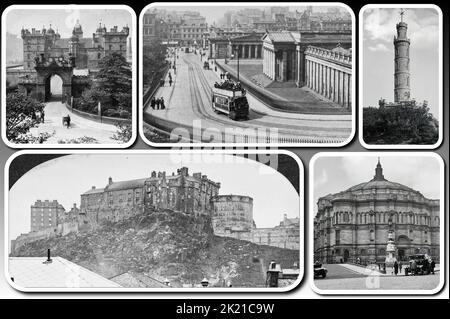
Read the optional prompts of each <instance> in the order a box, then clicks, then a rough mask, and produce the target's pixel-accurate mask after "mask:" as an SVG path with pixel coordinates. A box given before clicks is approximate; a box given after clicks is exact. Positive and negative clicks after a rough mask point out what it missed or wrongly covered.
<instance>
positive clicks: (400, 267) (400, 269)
mask: <svg viewBox="0 0 450 319" xmlns="http://www.w3.org/2000/svg"><path fill="white" fill-rule="evenodd" d="M398 273H399V274H401V273H402V262H399V263H398Z"/></svg>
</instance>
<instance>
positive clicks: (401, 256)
mask: <svg viewBox="0 0 450 319" xmlns="http://www.w3.org/2000/svg"><path fill="white" fill-rule="evenodd" d="M410 242H411V241H410V240H409V238H408V237H407V236H405V235H401V236H399V237H398V238H397V259H398V260H400V261H406V260H408V250H409V246H410Z"/></svg>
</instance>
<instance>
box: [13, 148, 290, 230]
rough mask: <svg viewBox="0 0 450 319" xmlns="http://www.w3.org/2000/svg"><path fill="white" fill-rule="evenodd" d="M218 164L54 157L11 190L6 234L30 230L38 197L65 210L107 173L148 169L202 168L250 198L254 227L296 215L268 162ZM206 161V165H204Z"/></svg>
mask: <svg viewBox="0 0 450 319" xmlns="http://www.w3.org/2000/svg"><path fill="white" fill-rule="evenodd" d="M219 158H223V161H222V163H218V162H217V161H208V158H207V157H203V160H202V161H195V162H194V161H192V160H191V161H188V160H185V159H182V158H180V157H179V156H173V157H169V156H168V155H165V154H149V155H147V154H129V155H122V154H90V155H86V154H77V155H69V156H64V157H61V158H57V159H53V160H51V161H48V162H45V163H43V164H41V165H38V166H36V167H35V168H33V169H32V170H30V171H29V172H28V173H26V174H25V175H24V176H22V177H21V178H20V179H19V180H18V181H17V182H16V183H15V184H14V186H13V187H12V188H11V190H10V193H9V236H10V239H13V238H16V237H17V236H18V235H20V234H21V233H26V232H29V231H30V206H31V205H32V204H34V202H35V201H36V200H38V199H41V200H45V199H48V200H54V199H56V200H58V202H59V203H61V204H62V205H63V206H64V207H65V208H66V210H69V209H70V208H71V206H72V205H73V203H77V206H79V205H80V195H81V194H82V193H83V192H85V191H87V190H89V189H90V188H91V187H92V186H96V187H98V188H103V187H105V186H106V184H107V183H108V177H110V176H111V177H112V178H113V181H123V180H129V179H138V178H145V177H149V176H150V174H151V171H153V170H155V171H157V172H158V171H167V174H169V175H171V174H172V172H175V173H176V170H177V169H178V168H180V167H182V166H186V167H188V168H189V174H190V175H192V173H194V172H201V173H203V174H204V175H207V176H208V178H210V179H211V180H213V181H215V182H220V183H221V187H220V192H219V194H221V195H227V194H237V195H246V196H250V197H253V218H254V220H255V222H256V225H257V227H273V226H276V225H278V224H279V222H280V221H281V220H282V219H283V214H285V213H286V214H287V215H288V216H289V217H299V197H298V193H297V192H296V191H295V189H294V187H293V186H292V185H291V184H290V182H289V181H288V180H287V179H286V178H285V177H284V176H283V175H281V174H280V173H278V172H277V171H276V170H274V169H272V168H270V167H268V166H267V165H264V164H260V163H258V162H256V161H253V160H248V159H244V158H241V157H239V158H238V160H239V161H236V157H232V156H229V155H220V157H219ZM205 160H206V163H205Z"/></svg>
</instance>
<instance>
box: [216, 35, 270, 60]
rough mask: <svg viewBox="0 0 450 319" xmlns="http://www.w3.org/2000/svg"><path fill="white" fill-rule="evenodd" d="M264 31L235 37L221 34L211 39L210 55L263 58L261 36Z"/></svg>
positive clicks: (221, 57)
mask: <svg viewBox="0 0 450 319" xmlns="http://www.w3.org/2000/svg"><path fill="white" fill-rule="evenodd" d="M263 35H264V33H261V32H251V33H248V34H245V35H239V36H234V37H227V36H221V37H217V38H210V39H209V57H210V58H212V59H229V58H231V57H232V56H234V58H236V59H237V56H239V59H262V46H263V42H262V40H261V38H262V37H263Z"/></svg>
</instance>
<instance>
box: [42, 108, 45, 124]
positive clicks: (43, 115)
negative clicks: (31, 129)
mask: <svg viewBox="0 0 450 319" xmlns="http://www.w3.org/2000/svg"><path fill="white" fill-rule="evenodd" d="M44 118H45V112H44V110H42V111H41V123H44Z"/></svg>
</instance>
